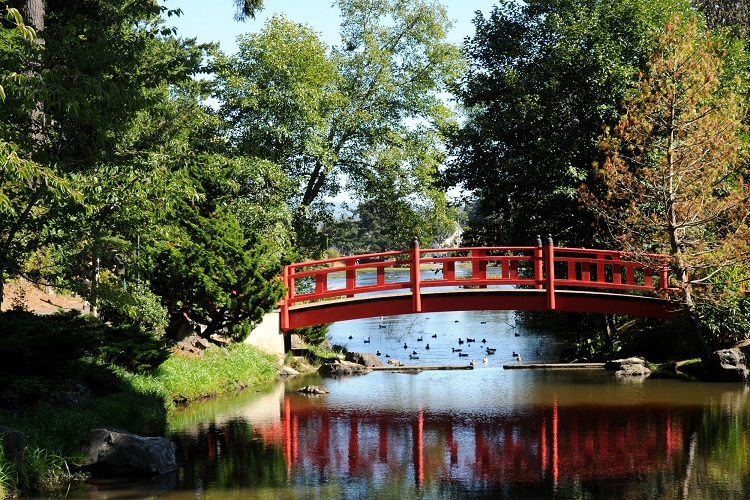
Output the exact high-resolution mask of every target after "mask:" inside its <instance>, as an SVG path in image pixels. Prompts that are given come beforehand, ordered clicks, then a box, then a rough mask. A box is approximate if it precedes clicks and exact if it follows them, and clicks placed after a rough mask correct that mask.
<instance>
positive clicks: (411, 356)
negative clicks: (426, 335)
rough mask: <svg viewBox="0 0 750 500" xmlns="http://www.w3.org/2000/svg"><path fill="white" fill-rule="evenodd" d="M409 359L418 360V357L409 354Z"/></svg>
mask: <svg viewBox="0 0 750 500" xmlns="http://www.w3.org/2000/svg"><path fill="white" fill-rule="evenodd" d="M409 359H419V356H415V355H414V354H409Z"/></svg>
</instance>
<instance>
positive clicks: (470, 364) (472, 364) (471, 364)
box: [469, 358, 476, 366]
mask: <svg viewBox="0 0 750 500" xmlns="http://www.w3.org/2000/svg"><path fill="white" fill-rule="evenodd" d="M475 364H476V363H474V359H473V358H472V360H471V362H470V363H469V366H474V365H475Z"/></svg>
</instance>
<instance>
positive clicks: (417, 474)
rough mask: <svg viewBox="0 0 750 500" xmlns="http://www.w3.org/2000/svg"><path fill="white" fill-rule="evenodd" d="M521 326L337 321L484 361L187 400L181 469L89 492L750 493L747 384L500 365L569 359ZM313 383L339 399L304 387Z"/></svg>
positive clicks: (491, 320)
mask: <svg viewBox="0 0 750 500" xmlns="http://www.w3.org/2000/svg"><path fill="white" fill-rule="evenodd" d="M513 318H514V316H513V314H512V313H505V312H495V313H490V312H470V313H468V312H467V313H443V314H431V315H429V316H427V315H416V316H403V317H397V318H383V319H380V318H376V319H373V320H359V321H352V322H345V323H340V324H337V325H334V326H333V327H332V329H331V337H332V343H334V344H340V345H344V346H346V347H347V348H348V349H349V350H354V351H365V352H371V353H373V354H375V353H376V352H380V353H381V358H382V359H383V360H385V359H386V358H385V355H386V354H388V355H389V356H390V357H391V359H393V358H396V357H397V358H398V359H400V360H401V361H402V362H404V364H412V365H417V364H420V365H435V364H454V365H464V366H465V365H468V363H469V362H470V360H471V359H474V361H475V363H476V366H475V369H473V370H456V371H423V372H421V373H418V374H406V373H387V372H376V373H371V374H368V375H364V376H358V377H351V378H345V379H341V380H331V379H320V378H319V377H317V376H312V377H305V378H296V379H291V380H287V381H285V382H281V383H279V384H278V385H276V386H275V387H273V388H269V390H268V391H266V392H261V393H244V394H240V395H238V396H236V397H234V398H229V399H220V400H216V401H209V402H204V403H200V404H196V405H192V406H190V407H189V408H187V409H185V410H184V411H183V412H181V413H179V414H177V415H175V416H174V418H173V419H172V421H171V424H170V425H171V432H170V436H169V437H170V439H172V440H174V441H175V442H176V443H177V445H178V465H179V470H178V471H177V472H176V473H175V474H171V475H165V476H164V477H161V478H159V479H158V480H156V481H150V482H148V483H143V484H135V485H134V484H133V483H132V482H128V483H127V487H126V486H125V483H120V484H113V483H107V482H96V483H94V484H93V488H94V489H95V490H97V491H98V493H97V492H94V491H92V492H91V496H90V497H91V498H145V497H149V496H152V497H157V498H164V499H177V498H179V499H182V498H217V499H239V498H284V499H286V498H337V499H338V498H341V499H344V498H346V499H350V498H375V497H378V498H560V499H563V498H575V499H579V498H581V499H582V498H597V499H598V498H614V499H620V498H627V499H637V498H644V499H647V498H648V499H650V498H664V499H671V498H711V499H714V498H716V499H718V498H722V499H723V498H748V497H750V472H749V471H748V450H747V430H748V424H749V423H750V390H748V388H746V387H745V386H742V385H736V384H704V383H698V382H684V381H678V380H666V379H646V380H639V381H616V380H613V379H612V378H611V375H610V374H609V373H608V372H604V371H594V370H567V371H532V370H509V369H504V368H503V365H507V364H512V363H516V364H517V363H518V361H517V360H516V359H515V358H513V357H512V353H513V352H516V353H519V354H521V359H522V361H521V362H522V363H526V362H532V361H540V360H547V361H550V360H554V359H555V356H556V354H557V351H558V349H559V346H558V344H557V343H556V341H555V339H554V338H553V337H551V336H550V335H546V334H544V333H539V332H531V331H526V330H524V329H523V328H522V327H521V326H517V325H516V324H515V322H514V321H513ZM350 336H351V339H350V338H349V337H350ZM467 337H469V338H474V339H475V342H473V343H471V344H470V345H469V343H467V342H466V338H467ZM419 338H421V339H422V340H421V341H419V340H418V339H419ZM459 338H461V339H462V341H463V342H464V343H463V344H459V343H458V339H459ZM482 339H484V340H486V342H484V343H482V342H481V340H482ZM365 340H368V342H365ZM428 343H429V345H430V349H427V348H426V347H427V344H428ZM404 344H406V346H407V347H406V348H404V347H403V345H404ZM487 346H490V347H492V348H495V349H497V351H496V353H495V354H494V355H487V354H486V347H487ZM456 348H461V349H463V351H462V352H465V353H467V354H469V356H465V357H459V356H458V355H457V353H456V352H454V351H453V349H456ZM412 352H416V353H417V354H416V356H419V359H418V360H417V359H413V360H410V359H409V358H408V354H409V353H412ZM413 356H414V355H413ZM485 357H486V358H487V362H486V363H485V362H484V358H485ZM307 384H317V385H322V386H324V387H325V388H327V389H328V390H329V391H330V394H327V395H322V396H305V395H302V394H299V393H297V392H296V390H297V389H298V388H300V387H301V386H303V385H307Z"/></svg>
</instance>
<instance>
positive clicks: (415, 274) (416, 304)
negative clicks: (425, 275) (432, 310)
mask: <svg viewBox="0 0 750 500" xmlns="http://www.w3.org/2000/svg"><path fill="white" fill-rule="evenodd" d="M419 261H420V253H419V239H418V238H417V237H416V236H415V237H414V238H412V239H411V297H412V302H411V304H412V311H413V312H415V313H417V312H422V296H421V292H420V282H419V281H420V279H421V277H420V274H419Z"/></svg>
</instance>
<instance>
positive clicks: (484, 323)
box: [479, 321, 487, 325]
mask: <svg viewBox="0 0 750 500" xmlns="http://www.w3.org/2000/svg"><path fill="white" fill-rule="evenodd" d="M479 324H480V325H486V324H487V322H486V321H480V322H479Z"/></svg>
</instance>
